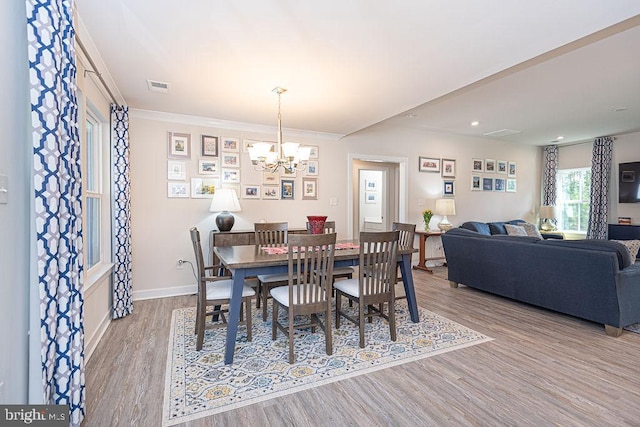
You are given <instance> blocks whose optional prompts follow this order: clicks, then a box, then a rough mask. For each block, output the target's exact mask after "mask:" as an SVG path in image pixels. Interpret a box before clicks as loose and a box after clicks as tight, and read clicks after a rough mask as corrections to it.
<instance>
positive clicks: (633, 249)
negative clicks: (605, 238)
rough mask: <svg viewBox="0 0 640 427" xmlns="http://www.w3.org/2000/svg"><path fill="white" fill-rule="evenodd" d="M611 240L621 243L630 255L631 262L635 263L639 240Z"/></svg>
mask: <svg viewBox="0 0 640 427" xmlns="http://www.w3.org/2000/svg"><path fill="white" fill-rule="evenodd" d="M612 242H618V243H622V244H623V245H625V246H626V247H627V249H628V250H629V255H630V256H631V262H632V263H635V262H636V258H637V257H638V251H639V250H640V240H612Z"/></svg>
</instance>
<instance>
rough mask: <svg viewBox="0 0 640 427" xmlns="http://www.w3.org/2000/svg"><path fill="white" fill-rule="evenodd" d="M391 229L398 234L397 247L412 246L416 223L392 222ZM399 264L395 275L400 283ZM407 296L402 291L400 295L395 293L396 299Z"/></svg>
mask: <svg viewBox="0 0 640 427" xmlns="http://www.w3.org/2000/svg"><path fill="white" fill-rule="evenodd" d="M391 230H393V231H395V230H398V231H399V232H400V235H399V237H398V246H399V247H410V248H413V241H414V238H415V235H416V225H415V224H407V223H403V222H394V223H392V224H391ZM399 270H400V265H399V264H398V265H397V267H396V275H397V280H398V282H397V283H402V276H401V275H400V272H399ZM406 298H407V296H406V295H405V294H404V293H403V294H401V295H396V300H399V299H406Z"/></svg>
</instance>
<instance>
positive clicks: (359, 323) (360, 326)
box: [358, 298, 364, 348]
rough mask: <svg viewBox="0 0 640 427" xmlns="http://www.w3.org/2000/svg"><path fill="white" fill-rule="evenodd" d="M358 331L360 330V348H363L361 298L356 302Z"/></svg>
mask: <svg viewBox="0 0 640 427" xmlns="http://www.w3.org/2000/svg"><path fill="white" fill-rule="evenodd" d="M358 307H359V308H358V320H359V321H358V331H359V332H360V348H364V303H363V301H362V298H360V301H359V302H358Z"/></svg>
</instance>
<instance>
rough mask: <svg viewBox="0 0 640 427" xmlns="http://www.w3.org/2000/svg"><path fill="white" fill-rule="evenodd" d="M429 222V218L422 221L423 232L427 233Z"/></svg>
mask: <svg viewBox="0 0 640 427" xmlns="http://www.w3.org/2000/svg"><path fill="white" fill-rule="evenodd" d="M430 222H431V218H429V219H425V220H424V231H429V223H430Z"/></svg>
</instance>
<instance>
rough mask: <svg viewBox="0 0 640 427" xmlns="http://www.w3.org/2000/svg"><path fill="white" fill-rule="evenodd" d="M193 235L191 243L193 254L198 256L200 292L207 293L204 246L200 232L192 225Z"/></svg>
mask: <svg viewBox="0 0 640 427" xmlns="http://www.w3.org/2000/svg"><path fill="white" fill-rule="evenodd" d="M189 235H190V236H191V244H192V245H193V254H194V255H195V257H196V269H197V270H198V294H199V295H206V291H205V289H204V287H206V281H205V280H203V278H204V277H205V276H206V274H205V270H204V257H203V256H202V246H201V244H200V232H199V231H198V229H197V228H196V227H191V229H190V230H189Z"/></svg>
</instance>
